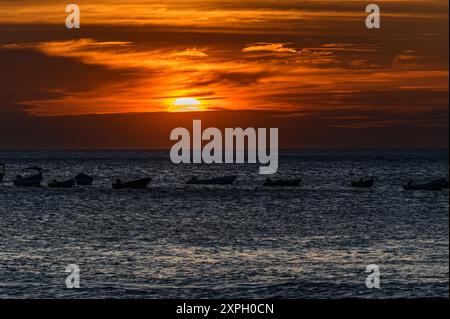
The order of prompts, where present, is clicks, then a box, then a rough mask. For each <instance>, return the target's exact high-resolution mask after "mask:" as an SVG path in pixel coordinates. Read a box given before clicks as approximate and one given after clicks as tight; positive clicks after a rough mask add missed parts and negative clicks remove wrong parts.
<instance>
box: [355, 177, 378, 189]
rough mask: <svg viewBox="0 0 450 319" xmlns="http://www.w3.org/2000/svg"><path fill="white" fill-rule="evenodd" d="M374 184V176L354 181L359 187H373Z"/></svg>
mask: <svg viewBox="0 0 450 319" xmlns="http://www.w3.org/2000/svg"><path fill="white" fill-rule="evenodd" d="M374 184H375V179H374V178H370V179H360V180H359V181H355V182H352V186H353V187H358V188H372V187H373V185H374Z"/></svg>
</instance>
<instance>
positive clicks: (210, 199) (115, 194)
mask: <svg viewBox="0 0 450 319" xmlns="http://www.w3.org/2000/svg"><path fill="white" fill-rule="evenodd" d="M167 155H168V154H167V152H7V151H0V161H3V162H6V164H7V176H6V178H5V179H6V180H11V179H12V178H13V177H14V175H15V174H16V173H17V171H18V170H19V169H20V168H23V167H25V166H29V165H32V166H36V165H37V166H41V167H43V168H45V170H46V180H51V179H53V178H57V179H61V178H63V177H69V176H71V175H74V174H76V173H77V172H78V171H80V170H84V171H86V172H87V173H94V174H95V175H96V177H97V181H96V185H95V186H94V187H92V188H74V189H72V190H55V189H48V188H46V187H41V188H37V189H20V188H19V189H18V188H14V187H13V186H12V185H11V184H8V183H6V184H3V185H0V298H13V297H19V298H25V297H27V298H42V297H59V298H61V297H67V298H111V297H112V298H346V297H360V298H391V297H394V298H404V297H408V298H413V297H448V272H449V263H448V256H449V255H448V252H449V246H448V244H449V243H448V238H449V237H448V220H449V219H448V207H449V206H448V204H449V198H448V191H442V192H405V191H403V190H402V188H401V185H402V183H406V182H407V181H408V180H409V178H415V179H418V180H423V179H429V178H435V177H436V178H439V177H441V176H445V175H448V152H442V151H423V152H421V151H415V152H412V151H402V152H393V151H384V152H381V151H374V152H284V153H283V154H282V157H281V161H280V162H281V168H280V175H282V176H286V177H289V176H295V177H298V176H300V177H303V178H304V185H303V186H302V187H300V188H299V189H276V190H267V189H264V188H262V187H261V186H260V185H261V184H262V182H263V180H264V178H263V177H261V176H259V175H258V167H257V166H250V165H245V166H239V165H237V166H236V165H231V166H213V167H211V166H203V165H196V166H174V165H172V164H171V163H170V161H169V160H168V158H167ZM210 174H215V175H218V176H221V175H229V174H236V175H238V176H239V177H240V178H239V180H238V181H237V182H236V184H235V185H233V186H226V187H196V186H188V185H185V181H186V180H187V179H189V178H190V177H191V176H192V175H199V176H209V175H210ZM141 175H150V176H153V177H154V181H153V183H152V186H151V188H150V189H148V190H145V191H114V190H112V189H111V186H110V182H111V181H112V180H114V179H115V178H117V177H121V178H122V179H126V178H127V177H129V178H134V177H139V176H141ZM365 175H373V176H376V177H377V178H378V180H377V184H376V187H375V188H374V189H373V190H355V189H352V188H351V187H349V186H348V184H349V182H350V181H351V180H352V179H357V178H359V177H360V176H365ZM71 263H75V264H78V265H79V266H80V268H81V286H82V288H81V289H80V290H77V291H73V290H67V289H66V288H65V278H66V276H67V274H66V273H65V272H64V271H65V268H66V266H67V265H68V264H71ZM369 264H378V265H379V266H380V267H381V276H382V278H381V288H382V289H381V290H377V291H372V290H368V289H367V288H366V286H365V278H366V274H365V272H364V271H365V268H366V266H367V265H369Z"/></svg>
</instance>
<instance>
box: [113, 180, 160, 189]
mask: <svg viewBox="0 0 450 319" xmlns="http://www.w3.org/2000/svg"><path fill="white" fill-rule="evenodd" d="M151 181H152V179H151V178H141V179H138V180H134V181H129V182H122V181H121V180H120V179H118V180H116V182H115V183H113V184H112V187H113V188H114V189H145V188H147V186H148V184H150V182H151Z"/></svg>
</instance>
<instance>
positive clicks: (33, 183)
mask: <svg viewBox="0 0 450 319" xmlns="http://www.w3.org/2000/svg"><path fill="white" fill-rule="evenodd" d="M27 171H30V172H31V171H33V172H35V174H33V175H28V176H26V177H23V176H22V175H20V174H19V175H17V177H16V179H15V180H14V181H13V184H14V186H25V187H37V186H41V182H42V180H43V179H44V176H43V174H42V172H43V169H42V168H40V167H27V168H25V169H23V170H22V171H21V173H22V172H23V173H26V172H27Z"/></svg>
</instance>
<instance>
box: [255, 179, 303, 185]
mask: <svg viewBox="0 0 450 319" xmlns="http://www.w3.org/2000/svg"><path fill="white" fill-rule="evenodd" d="M301 182H302V180H301V179H293V180H271V179H267V180H266V181H265V182H264V187H297V186H300V184H301Z"/></svg>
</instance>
